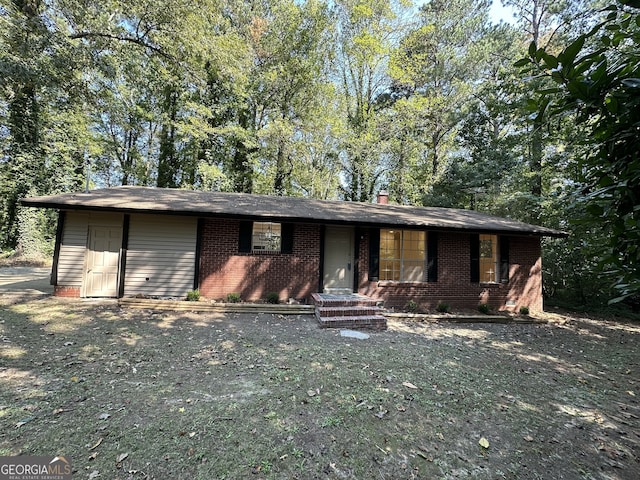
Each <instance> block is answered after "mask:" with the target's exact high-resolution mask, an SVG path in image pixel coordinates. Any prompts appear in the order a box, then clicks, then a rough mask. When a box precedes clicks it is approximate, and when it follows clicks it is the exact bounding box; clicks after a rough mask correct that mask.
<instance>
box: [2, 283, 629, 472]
mask: <svg viewBox="0 0 640 480" xmlns="http://www.w3.org/2000/svg"><path fill="white" fill-rule="evenodd" d="M546 318H547V319H548V320H549V323H547V324H533V325H518V324H507V325H505V324H451V323H437V324H435V323H428V324H424V323H410V322H391V323H390V327H389V329H388V330H387V331H384V332H369V334H370V337H369V338H368V339H362V340H361V339H356V338H348V337H343V336H341V335H340V331H339V330H322V329H319V328H318V326H317V324H316V322H315V321H314V319H313V318H312V317H311V316H281V315H268V314H257V315H256V314H252V315H247V314H227V315H222V314H211V313H208V314H203V313H188V312H187V313H168V312H162V313H158V312H151V311H144V310H142V311H140V310H133V309H131V310H129V309H120V308H119V307H118V306H117V305H116V304H115V302H111V301H103V302H95V301H80V300H65V299H56V298H52V297H38V296H20V295H9V294H2V296H0V337H1V339H2V342H1V343H0V455H21V454H22V455H53V454H61V455H65V456H66V457H67V458H68V459H70V460H71V462H72V465H73V468H74V478H77V479H169V478H172V479H194V478H195V479H247V478H254V479H289V478H292V479H295V478H298V479H324V478H330V479H412V478H416V479H418V478H419V479H454V478H455V479H457V478H462V479H501V478H506V479H610V480H614V479H615V480H632V479H634V480H635V479H637V478H640V404H639V399H640V378H639V376H638V372H639V367H640V351H639V350H638V345H639V343H640V324H638V323H633V322H631V321H627V320H624V319H618V320H598V319H593V318H587V317H581V316H570V315H564V314H559V313H553V314H547V315H546Z"/></svg>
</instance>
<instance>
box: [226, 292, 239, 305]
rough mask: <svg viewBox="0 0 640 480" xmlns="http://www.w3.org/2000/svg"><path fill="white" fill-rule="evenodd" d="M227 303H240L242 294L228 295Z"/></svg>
mask: <svg viewBox="0 0 640 480" xmlns="http://www.w3.org/2000/svg"><path fill="white" fill-rule="evenodd" d="M227 302H229V303H239V302H240V294H239V293H230V294H228V295H227Z"/></svg>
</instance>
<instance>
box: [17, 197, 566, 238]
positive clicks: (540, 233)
mask: <svg viewBox="0 0 640 480" xmlns="http://www.w3.org/2000/svg"><path fill="white" fill-rule="evenodd" d="M20 203H21V204H22V205H23V206H27V207H35V208H52V209H58V210H78V211H101V212H110V213H125V214H136V213H139V214H163V215H182V216H190V217H201V218H234V219H242V220H254V221H255V220H259V219H265V218H268V219H269V220H271V221H274V222H281V223H313V224H324V225H345V226H346V225H353V226H358V227H364V228H376V227H382V226H385V227H391V228H412V229H428V230H431V231H439V232H465V233H486V232H491V233H495V234H497V235H512V236H537V237H554V238H564V237H568V236H569V233H567V232H563V231H559V230H552V229H543V230H524V229H523V230H517V229H495V228H486V227H480V226H475V225H470V226H460V227H451V226H443V225H436V224H428V223H424V224H407V223H402V222H396V223H394V222H371V221H353V220H341V219H328V218H309V217H302V216H282V215H272V216H271V215H270V216H265V215H247V214H233V213H224V212H203V211H196V210H184V209H182V210H175V209H172V210H169V209H158V208H154V209H146V208H128V207H112V206H95V205H87V204H84V203H75V202H73V203H64V202H48V201H43V200H38V198H37V197H36V198H33V199H28V198H26V199H20Z"/></svg>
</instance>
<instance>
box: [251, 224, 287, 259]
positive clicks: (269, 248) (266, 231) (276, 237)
mask: <svg viewBox="0 0 640 480" xmlns="http://www.w3.org/2000/svg"><path fill="white" fill-rule="evenodd" d="M281 238H282V233H281V228H280V224H279V223H271V222H253V239H252V240H253V241H252V245H251V249H252V250H253V251H258V252H279V251H280V245H281V243H280V242H281Z"/></svg>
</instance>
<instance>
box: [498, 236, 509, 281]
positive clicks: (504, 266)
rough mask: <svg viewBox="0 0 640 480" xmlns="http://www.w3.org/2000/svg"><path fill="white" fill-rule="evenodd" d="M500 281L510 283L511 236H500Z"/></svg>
mask: <svg viewBox="0 0 640 480" xmlns="http://www.w3.org/2000/svg"><path fill="white" fill-rule="evenodd" d="M500 281H501V282H502V283H509V237H500Z"/></svg>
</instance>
